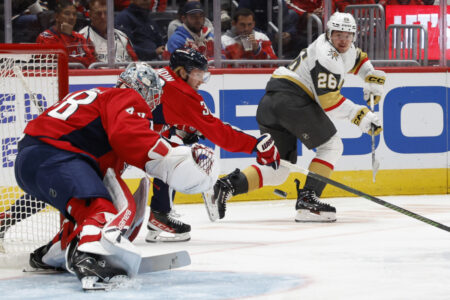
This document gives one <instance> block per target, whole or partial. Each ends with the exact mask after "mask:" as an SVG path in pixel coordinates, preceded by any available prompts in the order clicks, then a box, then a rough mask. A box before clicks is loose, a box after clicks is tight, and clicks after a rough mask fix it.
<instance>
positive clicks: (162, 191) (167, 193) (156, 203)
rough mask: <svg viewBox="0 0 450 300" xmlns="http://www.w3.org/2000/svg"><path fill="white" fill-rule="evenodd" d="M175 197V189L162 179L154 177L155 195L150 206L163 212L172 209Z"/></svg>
mask: <svg viewBox="0 0 450 300" xmlns="http://www.w3.org/2000/svg"><path fill="white" fill-rule="evenodd" d="M174 197H175V191H174V190H173V189H172V188H170V187H169V185H168V184H167V183H165V182H164V181H162V180H160V179H157V178H155V179H153V196H152V201H151V204H150V207H151V208H152V210H156V211H159V212H163V213H168V212H170V211H171V210H172V203H173V199H174Z"/></svg>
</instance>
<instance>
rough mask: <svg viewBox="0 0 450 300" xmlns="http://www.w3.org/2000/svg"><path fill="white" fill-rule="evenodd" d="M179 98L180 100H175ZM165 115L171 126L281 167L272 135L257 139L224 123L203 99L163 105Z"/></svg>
mask: <svg viewBox="0 0 450 300" xmlns="http://www.w3.org/2000/svg"><path fill="white" fill-rule="evenodd" d="M176 99H178V98H176ZM163 113H164V117H165V118H166V121H167V122H168V123H169V124H183V125H188V126H191V127H193V128H195V129H196V130H198V131H199V132H201V133H202V134H203V135H204V136H205V137H206V138H207V139H209V140H210V141H211V142H212V143H214V144H215V145H218V146H219V147H221V148H223V149H225V150H227V151H231V152H244V153H252V152H256V154H257V162H258V163H259V164H262V165H270V166H272V167H273V168H275V169H276V168H278V166H279V161H280V155H279V153H278V150H277V148H276V146H275V143H274V142H273V140H272V138H271V137H270V136H266V135H262V136H260V137H259V138H255V137H254V136H252V135H249V134H246V133H245V132H243V131H241V130H240V129H239V128H236V127H233V126H231V125H230V124H226V123H223V122H222V121H221V120H220V119H218V118H216V117H214V116H213V115H212V114H211V112H210V110H209V108H208V107H207V105H206V103H205V102H204V101H203V99H201V100H200V101H199V99H193V98H189V97H185V99H184V101H183V102H178V103H177V105H175V104H173V105H167V103H166V104H165V105H164V106H163Z"/></svg>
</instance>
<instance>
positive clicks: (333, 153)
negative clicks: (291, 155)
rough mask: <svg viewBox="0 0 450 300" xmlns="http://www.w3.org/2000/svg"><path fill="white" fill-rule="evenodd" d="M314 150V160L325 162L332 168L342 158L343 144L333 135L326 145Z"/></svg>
mask: <svg viewBox="0 0 450 300" xmlns="http://www.w3.org/2000/svg"><path fill="white" fill-rule="evenodd" d="M316 150H317V152H316V157H315V158H316V159H320V160H323V161H326V162H327V163H329V164H331V165H332V166H333V167H334V166H335V165H336V163H337V162H338V160H339V158H340V157H341V156H342V152H343V151H344V144H343V143H342V140H341V138H340V137H338V136H337V135H336V134H335V135H333V136H332V137H331V138H330V139H329V140H328V141H327V142H326V143H324V144H322V145H320V146H319V147H317V148H316Z"/></svg>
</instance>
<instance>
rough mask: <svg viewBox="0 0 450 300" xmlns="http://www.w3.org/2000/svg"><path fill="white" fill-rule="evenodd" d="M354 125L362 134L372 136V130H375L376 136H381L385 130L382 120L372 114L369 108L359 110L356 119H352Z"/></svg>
mask: <svg viewBox="0 0 450 300" xmlns="http://www.w3.org/2000/svg"><path fill="white" fill-rule="evenodd" d="M352 123H353V124H355V125H357V126H358V127H359V128H360V129H361V131H362V132H365V133H367V134H370V135H371V134H372V128H373V129H374V132H373V134H374V135H379V134H380V132H381V131H382V130H383V128H382V127H381V121H380V119H378V117H377V115H375V114H374V113H373V112H371V111H370V110H369V109H368V108H367V107H362V106H361V108H360V109H358V111H357V112H356V115H355V117H354V118H353V119H352Z"/></svg>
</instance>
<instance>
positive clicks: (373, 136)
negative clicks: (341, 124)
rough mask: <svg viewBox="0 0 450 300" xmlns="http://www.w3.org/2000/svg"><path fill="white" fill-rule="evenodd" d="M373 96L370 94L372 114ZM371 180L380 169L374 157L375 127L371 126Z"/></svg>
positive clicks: (373, 107) (373, 106)
mask: <svg viewBox="0 0 450 300" xmlns="http://www.w3.org/2000/svg"><path fill="white" fill-rule="evenodd" d="M373 98H374V96H373V94H370V110H371V111H372V112H373V111H374V109H375V104H374V100H373ZM371 136H372V180H373V182H375V177H376V175H377V172H378V169H379V168H380V162H379V161H378V160H377V158H376V157H375V125H373V124H372V134H371Z"/></svg>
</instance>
